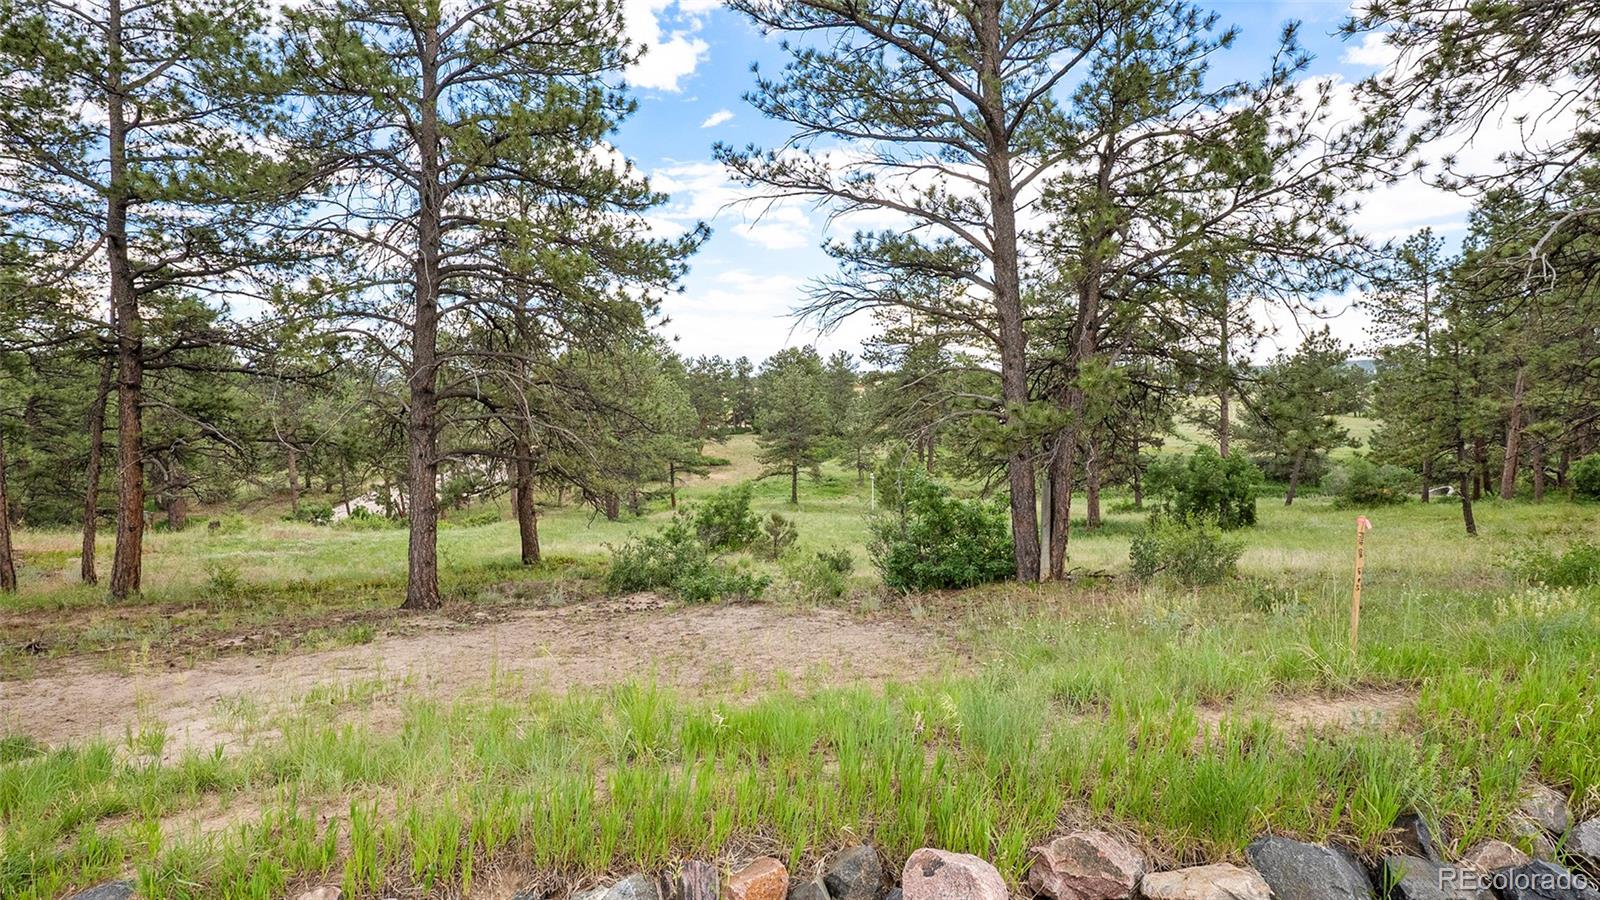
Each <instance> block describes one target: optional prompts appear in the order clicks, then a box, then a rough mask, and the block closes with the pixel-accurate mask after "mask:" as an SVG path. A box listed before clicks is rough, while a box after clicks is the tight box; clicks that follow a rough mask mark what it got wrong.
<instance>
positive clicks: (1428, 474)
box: [1422, 454, 1433, 503]
mask: <svg viewBox="0 0 1600 900" xmlns="http://www.w3.org/2000/svg"><path fill="white" fill-rule="evenodd" d="M1431 499H1433V456H1432V454H1429V455H1428V456H1427V457H1425V458H1424V459H1423V460H1422V502H1423V503H1427V502H1428V501H1429V500H1431Z"/></svg>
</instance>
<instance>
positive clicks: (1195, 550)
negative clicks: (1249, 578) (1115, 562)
mask: <svg viewBox="0 0 1600 900" xmlns="http://www.w3.org/2000/svg"><path fill="white" fill-rule="evenodd" d="M1243 552H1244V542H1242V541H1234V540H1229V539H1228V538H1226V537H1223V535H1222V529H1220V528H1219V527H1217V526H1216V525H1215V524H1213V523H1211V522H1205V521H1181V520H1177V519H1172V518H1167V517H1163V516H1152V517H1151V518H1150V522H1149V524H1147V525H1145V527H1144V528H1143V529H1141V530H1140V532H1139V533H1138V534H1136V535H1134V538H1133V544H1132V546H1131V547H1129V550H1128V558H1129V560H1130V561H1131V562H1132V563H1133V577H1134V578H1137V579H1138V580H1139V581H1141V582H1148V581H1152V580H1154V579H1156V578H1158V577H1159V578H1163V579H1167V580H1170V581H1173V582H1175V583H1177V584H1181V585H1183V586H1185V587H1196V586H1199V585H1203V584H1217V583H1218V582H1221V581H1223V580H1224V579H1227V578H1231V577H1233V576H1234V575H1235V574H1236V573H1237V572H1238V566H1239V555H1240V554H1241V553H1243Z"/></svg>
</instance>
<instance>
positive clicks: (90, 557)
mask: <svg viewBox="0 0 1600 900" xmlns="http://www.w3.org/2000/svg"><path fill="white" fill-rule="evenodd" d="M111 371H112V362H111V357H110V356H107V357H106V358H105V359H103V360H101V361H100V386H99V389H98V390H97V391H96V392H95V395H94V402H93V403H91V404H89V419H88V423H87V426H88V432H89V461H88V464H87V465H86V466H85V467H84V478H85V484H84V488H83V551H82V555H81V557H80V558H79V562H78V580H79V581H82V582H83V583H84V584H94V583H96V582H98V581H99V580H100V575H99V573H98V572H96V571H95V538H96V536H97V534H98V531H99V525H100V462H101V458H102V457H103V456H104V455H105V444H106V400H107V398H109V397H110V395H111Z"/></svg>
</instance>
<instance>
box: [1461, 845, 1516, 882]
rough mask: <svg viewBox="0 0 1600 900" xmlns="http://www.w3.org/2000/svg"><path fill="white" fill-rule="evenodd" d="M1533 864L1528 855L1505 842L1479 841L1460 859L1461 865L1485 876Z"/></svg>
mask: <svg viewBox="0 0 1600 900" xmlns="http://www.w3.org/2000/svg"><path fill="white" fill-rule="evenodd" d="M1530 862H1533V860H1532V859H1530V858H1529V857H1528V854H1526V853H1523V852H1522V851H1521V850H1518V849H1517V848H1515V847H1513V846H1511V845H1510V844H1508V843H1506V842H1505V841H1480V842H1479V843H1477V844H1474V845H1473V846H1472V849H1471V850H1468V851H1467V853H1466V855H1465V856H1463V857H1461V864H1462V865H1463V866H1466V867H1467V868H1469V869H1477V870H1478V871H1479V872H1482V873H1484V874H1485V875H1487V874H1489V873H1490V872H1493V871H1494V870H1496V869H1508V868H1512V867H1514V866H1525V865H1527V864H1528V863H1530Z"/></svg>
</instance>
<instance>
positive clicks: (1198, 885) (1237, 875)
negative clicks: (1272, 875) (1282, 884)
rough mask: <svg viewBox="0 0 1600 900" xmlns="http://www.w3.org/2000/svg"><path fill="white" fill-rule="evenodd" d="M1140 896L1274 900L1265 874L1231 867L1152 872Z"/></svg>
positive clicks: (1158, 899)
mask: <svg viewBox="0 0 1600 900" xmlns="http://www.w3.org/2000/svg"><path fill="white" fill-rule="evenodd" d="M1139 892H1140V893H1142V894H1144V896H1145V898H1146V900H1272V889H1271V888H1268V887H1267V883H1266V882H1265V881H1263V880H1261V873H1259V872H1256V871H1255V870H1253V869H1241V868H1239V867H1238V866H1235V865H1231V864H1229V863H1218V864H1216V865H1211V866H1195V867H1193V868H1189V869H1178V870H1176V871H1173V872H1151V873H1150V874H1148V875H1146V876H1144V880H1143V881H1141V882H1139Z"/></svg>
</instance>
